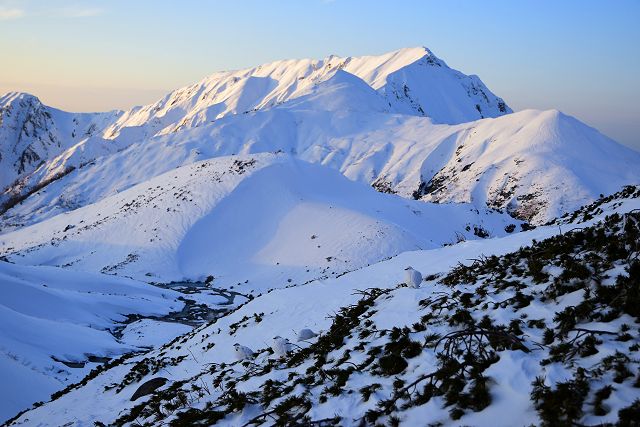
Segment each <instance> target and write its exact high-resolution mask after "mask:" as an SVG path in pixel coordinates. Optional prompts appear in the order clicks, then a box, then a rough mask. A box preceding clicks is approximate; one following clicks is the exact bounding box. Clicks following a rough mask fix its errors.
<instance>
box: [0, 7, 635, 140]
mask: <svg viewBox="0 0 640 427" xmlns="http://www.w3.org/2000/svg"><path fill="white" fill-rule="evenodd" d="M638 22H640V0H611V1H597V0H564V1H557V0H538V1H533V0H523V1H515V2H512V1H505V0H487V1H482V2H480V1H474V0H446V1H445V0H442V1H435V0H433V1H429V0H413V1H411V0H396V1H382V0H380V1H373V0H272V1H266V0H211V1H205V0H182V1H169V0H166V1H160V0H155V1H152V0H48V1H47V0H0V53H1V54H2V56H1V57H2V66H1V67H0V93H4V92H7V91H12V90H19V91H26V92H30V93H33V94H35V95H37V96H39V97H40V98H41V99H42V100H43V102H45V103H46V104H48V105H51V106H54V107H57V108H62V109H65V110H71V111H98V110H108V109H115V108H119V109H125V108H130V107H131V106H133V105H140V104H145V103H149V102H152V101H155V100H157V99H159V98H160V97H161V96H162V95H164V94H165V93H167V92H168V91H170V90H172V89H175V88H178V87H181V86H184V85H187V84H190V83H193V82H195V81H197V80H200V79H201V78H203V77H205V76H206V75H208V74H211V73H213V72H214V71H218V70H225V69H237V68H244V67H249V66H255V65H258V64H261V63H264V62H270V61H274V60H278V59H287V58H304V57H310V58H323V57H325V56H328V55H330V54H337V55H340V56H357V55H367V54H379V53H384V52H386V51H390V50H394V49H398V48H401V47H411V46H427V47H429V48H430V49H431V50H433V52H434V53H435V54H436V55H437V56H439V57H440V58H442V59H444V60H445V61H446V62H447V63H448V64H449V65H450V66H451V67H453V68H456V69H459V70H461V71H462V72H464V73H467V74H478V75H479V76H480V78H481V79H482V80H483V81H484V82H485V84H487V86H488V87H489V88H490V89H491V90H492V91H493V92H494V93H496V94H497V95H498V96H501V97H503V98H504V99H505V100H506V102H507V103H508V104H509V105H510V106H511V107H512V108H513V109H514V110H521V109H525V108H539V109H548V108H557V109H559V110H561V111H564V112H565V113H568V114H571V115H574V116H576V117H578V118H579V119H581V120H583V121H584V122H586V123H587V124H589V125H591V126H593V127H596V128H597V129H599V130H600V131H602V132H603V133H605V134H606V135H608V136H610V137H612V138H614V139H616V140H617V141H619V142H621V143H624V144H626V145H628V146H631V147H634V148H636V149H638V150H640V47H639V46H640V25H639V24H638Z"/></svg>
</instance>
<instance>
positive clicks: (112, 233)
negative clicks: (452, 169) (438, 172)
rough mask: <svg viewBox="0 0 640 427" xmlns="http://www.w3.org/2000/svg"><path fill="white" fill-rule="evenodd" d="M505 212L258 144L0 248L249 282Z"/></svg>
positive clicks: (346, 265)
mask: <svg viewBox="0 0 640 427" xmlns="http://www.w3.org/2000/svg"><path fill="white" fill-rule="evenodd" d="M95 178H98V177H97V176H96V177H95ZM98 180H100V179H98ZM511 223H513V224H517V221H514V220H513V219H512V218H510V217H509V216H508V215H506V214H499V213H497V212H490V211H488V210H486V209H482V210H478V209H476V208H475V207H474V206H472V205H457V204H442V205H433V204H425V203H422V202H417V201H413V200H406V199H403V198H401V197H399V196H395V195H387V194H381V193H379V192H376V191H374V190H373V189H371V188H370V187H368V186H366V185H363V184H361V183H357V182H352V181H350V180H348V179H346V178H345V177H343V176H342V175H340V174H339V173H338V172H336V171H334V170H332V169H329V168H326V167H323V166H320V165H313V164H308V163H305V162H301V161H299V160H295V159H294V158H291V157H290V156H288V155H284V154H279V155H274V154H258V155H252V156H232V157H221V158H216V159H212V160H208V161H202V162H195V163H192V164H190V165H187V166H184V167H181V168H178V169H175V170H172V171H170V172H167V173H165V174H163V175H161V176H159V177H157V178H153V179H151V180H148V181H145V182H143V183H142V184H139V185H137V186H135V187H133V188H130V189H128V190H126V191H123V192H121V193H119V194H117V195H113V196H110V197H106V198H104V199H102V200H100V201H98V202H97V203H95V204H91V205H88V206H85V207H83V208H80V209H77V210H75V211H73V212H70V213H66V214H60V215H57V216H55V217H53V218H51V219H48V220H46V221H43V222H39V223H37V224H35V225H33V226H31V227H24V228H22V229H19V230H17V231H14V232H12V233H8V234H4V235H2V236H0V254H2V255H5V256H6V257H7V258H8V259H10V260H12V261H14V262H18V263H21V264H36V265H56V266H63V267H67V268H69V269H73V270H83V271H96V272H97V271H102V272H105V273H114V274H120V275H126V276H130V277H136V278H141V279H145V280H156V281H165V282H166V281H169V280H184V279H191V280H199V279H204V278H205V277H206V276H208V275H213V276H215V277H216V278H217V281H216V284H220V283H222V284H223V285H224V286H231V285H234V284H236V283H237V284H241V288H242V289H247V292H248V291H251V292H255V291H258V290H260V289H266V288H272V287H278V286H284V285H287V284H289V283H303V282H305V281H307V280H309V279H311V278H315V277H319V276H322V275H330V274H333V275H335V274H339V273H341V272H344V271H347V270H351V269H354V268H359V267H362V266H363V265H367V264H369V263H373V262H377V261H379V260H381V259H383V258H385V257H388V256H393V255H396V254H398V253H400V252H403V251H407V250H414V249H420V248H423V249H424V248H433V247H438V246H441V245H443V244H447V243H455V242H456V241H458V240H463V239H473V238H477V236H483V237H488V236H500V235H504V234H506V232H505V230H504V229H505V227H506V226H507V225H509V224H511ZM485 233H488V235H485ZM247 280H248V281H249V282H246V281H247Z"/></svg>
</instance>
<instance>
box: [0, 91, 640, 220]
mask: <svg viewBox="0 0 640 427" xmlns="http://www.w3.org/2000/svg"><path fill="white" fill-rule="evenodd" d="M345 80H346V82H344V81H341V82H340V83H339V84H336V85H333V86H332V88H333V91H335V92H338V93H342V92H341V90H343V89H345V88H348V87H351V86H350V85H349V83H352V81H351V79H348V78H347V79H345ZM360 89H362V91H360V92H359V93H361V94H362V96H367V95H370V94H368V92H367V91H366V90H364V89H365V88H362V87H360ZM333 91H332V92H330V93H334V92H333ZM348 92H349V93H353V92H354V91H348ZM321 97H323V96H322V95H319V94H312V95H309V97H308V98H305V97H301V98H300V99H298V100H296V101H292V102H291V103H285V104H283V105H281V106H280V107H277V108H273V109H270V110H268V111H261V112H254V113H250V114H247V115H241V116H233V117H227V118H223V119H220V120H218V121H217V122H216V123H213V124H211V125H208V126H201V127H198V128H196V129H191V130H185V131H182V132H179V133H174V134H169V135H164V136H160V137H156V138H152V139H151V140H148V141H145V142H141V143H137V144H133V145H131V146H129V147H128V148H126V149H123V150H121V151H119V152H117V153H115V154H113V155H111V156H109V157H104V158H102V159H101V160H100V161H97V162H95V163H91V164H88V165H85V166H84V167H81V168H79V169H78V170H76V171H74V172H73V173H71V174H69V175H68V176H65V177H63V178H61V179H60V180H59V181H57V182H55V183H53V184H51V185H49V186H48V187H47V188H46V189H45V190H46V191H40V192H38V193H36V194H33V195H32V196H30V197H29V198H28V199H27V200H26V201H24V202H23V203H22V204H21V205H18V206H16V207H14V208H13V209H11V210H10V211H9V212H7V213H6V214H4V215H3V216H2V217H0V226H2V228H4V229H11V228H14V227H19V226H21V225H24V224H33V223H35V222H38V221H41V220H43V219H46V218H49V217H51V216H52V215H55V214H58V213H60V212H64V211H68V210H69V209H74V208H76V207H79V206H84V205H86V204H88V203H93V202H96V201H98V200H100V199H101V198H103V197H106V196H108V195H111V194H114V193H115V192H118V191H122V190H123V189H126V188H129V187H130V186H132V185H135V184H138V183H141V182H144V181H145V180H147V179H150V178H152V177H153V176H156V175H158V174H160V173H163V172H166V171H169V170H171V169H172V168H175V167H178V166H182V165H188V164H190V163H192V162H194V161H197V160H202V159H207V158H212V157H217V156H221V155H232V154H237V153H260V152H278V151H282V152H285V153H290V154H292V155H293V156H295V157H298V158H300V159H303V160H305V161H308V162H313V163H319V164H322V165H325V166H328V167H331V168H334V169H337V170H339V171H340V172H342V173H343V174H344V175H345V176H347V177H348V178H350V179H352V180H356V181H361V182H364V183H367V184H370V185H373V186H374V187H375V188H377V189H378V190H380V191H387V192H394V193H397V194H399V195H401V196H404V197H407V198H413V197H419V198H423V199H424V200H427V201H437V202H441V203H442V202H449V201H455V202H471V203H473V204H475V205H476V206H478V207H484V206H486V205H489V206H491V207H494V208H499V209H505V210H507V211H508V212H510V213H511V214H512V215H514V216H517V217H519V218H523V219H526V220H528V221H531V222H534V223H544V222H546V221H548V220H550V219H552V218H554V217H556V216H558V215H561V214H563V213H565V212H571V211H572V210H574V209H577V208H578V207H579V206H581V205H583V204H584V203H588V202H590V201H592V200H595V199H596V198H597V197H598V196H599V195H600V194H609V193H612V192H615V191H617V190H619V189H620V188H621V187H622V186H623V185H627V184H634V183H638V182H640V153H637V152H635V151H633V150H631V149H629V148H626V147H624V146H622V145H620V144H617V143H615V142H614V141H612V140H611V139H609V138H607V137H605V136H604V135H602V134H600V133H599V132H598V131H596V130H595V129H593V128H590V127H588V126H586V125H585V124H583V123H581V122H579V121H578V120H576V119H575V118H573V117H570V116H567V115H565V114H562V113H560V112H558V111H535V110H526V111H522V112H518V113H513V114H509V115H505V116H502V117H499V118H496V119H482V120H478V121H475V122H470V123H464V124H460V125H455V126H449V125H435V124H433V123H432V122H431V121H430V120H429V119H428V118H421V117H413V116H402V115H390V114H384V113H372V112H362V111H343V110H322V109H319V110H314V108H316V107H317V106H318V104H319V103H320V102H319V99H318V98H321ZM339 98H340V97H339V96H333V97H332V96H328V97H326V98H324V99H325V100H326V102H325V103H323V104H322V105H327V103H329V101H330V100H337V99H339ZM316 101H318V102H316ZM345 102H347V101H345ZM342 105H344V104H342ZM67 154H69V155H66V154H65V156H61V157H60V158H59V159H56V160H54V161H53V162H51V163H50V168H51V169H50V170H51V172H49V173H50V174H51V173H55V171H61V170H65V169H68V168H70V167H72V166H76V165H80V164H82V162H83V161H84V160H83V155H82V153H80V154H79V155H78V156H76V155H75V154H74V153H71V152H68V153H67ZM44 170H45V169H43V173H44ZM121 171H126V172H125V173H122V172H121ZM43 177H44V175H43ZM36 179H40V178H36Z"/></svg>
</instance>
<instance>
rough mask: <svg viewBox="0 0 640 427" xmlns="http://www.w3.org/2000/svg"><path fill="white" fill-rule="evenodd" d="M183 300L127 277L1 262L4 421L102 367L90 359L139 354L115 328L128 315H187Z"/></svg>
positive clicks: (0, 346) (0, 372)
mask: <svg viewBox="0 0 640 427" xmlns="http://www.w3.org/2000/svg"><path fill="white" fill-rule="evenodd" d="M178 296H179V294H178V293H177V292H173V291H171V290H165V289H159V288H155V287H153V286H149V285H147V284H146V283H140V282H135V281H133V280H130V279H125V278H117V277H111V276H107V275H100V274H90V273H81V272H69V271H65V270H63V269H60V268H53V267H25V266H18V265H13V264H9V263H7V262H3V261H0V378H2V386H1V390H2V399H0V421H3V420H5V419H7V418H9V417H11V416H13V415H14V414H16V413H17V412H18V411H20V410H22V409H24V408H26V407H28V406H30V405H31V404H33V403H34V402H36V401H38V400H46V399H48V397H49V396H50V395H51V393H53V392H55V391H58V390H60V389H62V388H64V387H65V386H66V385H68V384H70V383H75V382H77V381H79V380H81V379H82V378H83V377H84V376H85V375H86V374H87V373H88V372H89V371H90V370H91V368H94V367H96V366H98V364H97V363H91V362H88V361H87V359H88V358H89V357H93V356H97V357H117V356H120V355H121V354H124V353H127V352H130V351H132V350H135V349H136V347H135V345H131V344H127V343H124V342H122V341H119V340H117V339H116V338H115V337H114V336H113V335H112V334H111V333H110V332H109V329H113V328H114V327H115V325H116V323H117V322H122V321H124V320H126V315H129V314H138V315H162V314H167V313H169V312H170V311H176V310H180V309H181V308H182V306H183V303H182V302H179V301H177V300H176V298H177V297H178ZM182 331H184V329H183V330H182ZM64 362H66V364H65V363H64ZM94 362H95V361H94Z"/></svg>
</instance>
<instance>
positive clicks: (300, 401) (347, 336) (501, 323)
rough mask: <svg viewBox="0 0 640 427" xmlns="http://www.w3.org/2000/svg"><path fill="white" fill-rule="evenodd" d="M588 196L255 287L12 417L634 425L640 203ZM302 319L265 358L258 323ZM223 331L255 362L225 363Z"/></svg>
mask: <svg viewBox="0 0 640 427" xmlns="http://www.w3.org/2000/svg"><path fill="white" fill-rule="evenodd" d="M601 207H602V212H600V213H597V214H595V218H592V219H590V220H589V221H587V222H586V223H584V224H581V228H580V229H578V230H574V232H565V233H564V234H561V231H560V230H559V229H558V227H557V226H555V225H554V226H550V227H539V228H538V229H536V230H534V231H530V232H525V233H519V234H516V235H513V236H508V237H505V238H501V239H490V240H480V241H473V242H465V243H463V244H459V245H454V246H451V247H446V248H440V249H434V250H427V251H416V252H407V253H404V254H401V255H400V256H398V257H395V258H393V259H390V260H386V261H383V262H381V263H377V264H375V265H372V266H370V267H367V268H363V269H360V270H358V271H354V272H351V273H348V274H345V275H343V276H341V277H338V278H329V279H327V280H323V281H316V282H313V283H310V284H308V285H305V286H298V287H293V288H289V289H281V290H276V291H274V292H271V293H268V294H264V295H262V296H258V297H256V298H255V299H253V300H252V301H250V302H248V303H247V304H245V305H244V306H242V307H240V308H239V309H238V310H237V311H235V312H233V313H230V314H229V315H227V316H224V317H222V318H220V319H218V320H217V321H215V322H213V323H211V324H210V325H205V326H203V327H202V328H200V329H198V330H195V331H193V332H192V333H189V334H187V335H185V336H184V337H183V338H180V339H178V340H176V341H174V342H172V343H169V344H168V345H166V346H164V347H163V348H160V349H157V350H154V351H151V352H150V353H148V354H145V355H142V356H139V357H136V358H133V359H129V360H126V361H122V362H121V363H119V364H115V366H113V367H112V368H111V369H109V370H107V371H106V372H104V373H102V374H100V375H98V376H97V377H96V378H93V379H91V380H90V381H88V382H87V383H86V384H83V385H80V386H78V387H77V388H76V389H74V388H71V389H70V390H68V393H66V394H64V395H62V396H59V397H57V398H56V399H55V400H53V401H52V402H50V403H47V404H45V405H43V406H41V407H39V408H36V409H34V410H32V411H29V412H27V413H25V414H23V415H22V416H21V417H20V418H18V419H17V420H16V422H15V424H16V425H61V424H65V423H69V422H71V423H74V424H77V425H84V424H92V423H98V424H97V425H133V424H142V425H158V424H165V423H166V424H168V423H169V422H172V423H173V424H174V425H181V424H195V423H196V422H201V423H203V424H205V425H212V424H218V425H245V424H246V423H250V424H248V425H251V423H253V424H256V425H272V424H275V423H277V422H279V423H280V424H291V423H298V424H300V423H302V424H307V423H310V422H312V421H316V422H317V421H320V420H323V424H322V425H346V426H351V425H353V426H359V425H373V424H374V423H375V422H378V423H380V424H382V425H388V424H396V423H397V422H398V421H399V422H400V425H404V424H406V425H421V424H430V423H433V424H439V425H446V426H455V425H473V426H498V427H501V426H511V425H570V424H573V423H578V424H581V425H600V424H603V423H611V422H616V421H618V420H622V421H625V422H627V424H621V425H633V422H635V421H634V420H637V417H636V415H634V414H637V411H638V410H639V409H640V408H638V403H634V402H637V399H638V398H639V397H640V392H639V391H638V388H637V377H638V375H639V374H640V372H639V366H638V358H637V357H636V356H637V352H638V351H639V349H640V342H639V341H638V333H637V322H635V321H637V318H638V316H639V315H640V312H638V309H637V307H638V306H637V292H635V291H633V289H635V288H634V286H635V287H637V283H636V284H635V285H634V282H633V280H636V279H635V278H634V274H635V272H637V271H638V268H640V264H638V260H636V259H634V257H633V254H634V253H637V250H638V239H637V236H638V224H639V222H640V217H639V216H638V213H637V212H636V213H632V214H630V215H626V216H624V217H621V216H610V217H605V215H610V214H612V213H614V212H616V211H617V212H619V213H626V212H630V211H633V210H634V209H637V208H638V207H639V205H638V199H634V198H631V199H628V198H626V199H624V200H618V201H611V200H610V201H609V202H607V203H606V204H604V205H601ZM598 221H604V223H600V224H597V225H596V227H595V228H593V229H589V228H587V227H589V226H592V225H594V224H596V223H597V222H598ZM634 233H635V234H634ZM534 239H535V240H536V241H537V242H538V243H535V242H534ZM532 242H533V246H531V247H528V248H526V247H525V246H528V245H531V244H532ZM523 247H525V248H523ZM505 254H507V255H505ZM494 255H495V256H494ZM458 263H462V264H464V265H466V266H461V265H459V264H458ZM407 265H412V266H413V267H415V268H416V269H418V270H420V271H422V272H423V273H424V274H426V275H430V276H429V277H427V279H426V281H425V282H424V283H423V285H422V287H421V288H420V289H410V288H406V287H402V286H400V287H399V286H398V283H400V282H401V280H402V277H403V269H404V268H405V267H406V266H407ZM585 272H586V273H585ZM636 281H637V280H636ZM616 296H619V297H617V298H616ZM634 322H635V323H634ZM302 328H311V329H313V330H314V331H316V332H318V333H320V336H319V337H317V338H311V339H310V340H307V341H306V342H298V343H297V344H298V345H299V347H300V348H296V347H292V348H291V350H290V353H289V354H287V355H286V356H284V357H281V358H279V357H276V356H275V355H273V354H272V352H271V350H270V349H269V348H268V342H270V339H271V337H273V336H275V335H280V336H282V337H285V338H289V339H290V340H291V341H295V336H296V333H297V331H298V330H300V329H302ZM236 342H237V343H240V344H242V345H246V346H249V347H250V348H252V349H253V350H255V351H257V352H258V353H259V354H258V356H257V357H256V359H255V361H254V362H251V363H249V362H246V361H245V362H238V361H237V360H236V359H235V357H234V352H233V344H234V343H236ZM150 370H152V371H150ZM159 377H163V378H166V379H167V384H165V385H162V386H161V387H160V388H159V389H158V390H155V391H151V392H150V394H149V395H147V396H143V397H141V398H138V399H137V400H135V401H131V400H130V399H131V397H132V395H133V394H134V393H135V392H136V390H137V389H138V388H139V387H140V386H141V385H142V384H144V383H145V382H146V381H148V380H150V379H152V378H159ZM538 377H539V378H540V379H537V378H538ZM634 384H636V386H634ZM608 385H613V387H607V386H608ZM95 402H100V404H99V405H96V404H95ZM633 405H635V406H633ZM625 408H627V409H625ZM634 411H635V412H634ZM102 423H104V424H102Z"/></svg>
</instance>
